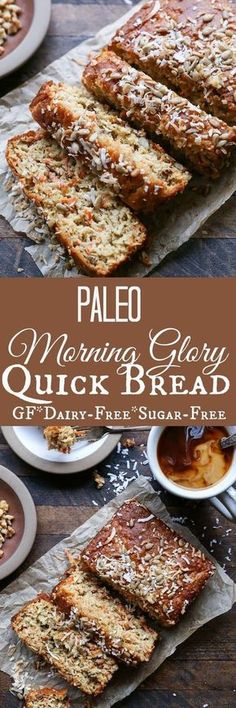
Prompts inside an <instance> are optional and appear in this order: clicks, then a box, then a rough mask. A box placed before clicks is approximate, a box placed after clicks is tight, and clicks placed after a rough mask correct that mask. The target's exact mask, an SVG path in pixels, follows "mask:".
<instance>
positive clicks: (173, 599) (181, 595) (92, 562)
mask: <svg viewBox="0 0 236 708" xmlns="http://www.w3.org/2000/svg"><path fill="white" fill-rule="evenodd" d="M82 559H83V561H84V563H85V564H86V566H87V568H89V570H90V571H92V572H95V573H96V574H97V575H98V577H100V578H101V579H102V580H103V581H105V582H106V583H108V584H109V585H111V586H112V587H113V588H115V589H116V590H117V591H118V592H120V593H121V595H123V597H125V598H126V600H130V601H131V602H133V603H134V604H136V605H138V606H139V607H140V608H141V610H142V611H144V612H147V613H148V614H149V615H150V616H151V617H154V618H155V619H156V620H158V622H160V624H162V625H164V626H169V625H175V624H176V623H177V622H178V621H179V619H180V618H181V616H182V615H183V614H184V613H185V611H186V608H187V607H188V605H189V604H190V603H191V602H192V600H194V599H195V597H197V595H198V594H199V593H200V591H201V590H202V588H203V587H204V585H205V583H206V581H207V580H208V578H210V576H211V575H213V573H214V570H215V567H214V565H213V563H212V562H211V561H210V560H208V559H207V558H205V556H204V555H203V553H202V552H201V551H200V550H199V549H197V548H194V547H193V546H192V545H191V544H190V543H188V542H186V541H185V540H184V539H183V538H181V537H180V536H179V535H178V534H177V533H176V532H175V531H173V530H172V529H170V528H169V526H167V525H166V524H165V523H164V522H163V521H161V519H158V518H156V517H155V516H154V515H153V514H151V513H150V512H149V511H148V509H147V508H146V507H145V506H143V505H141V504H139V502H137V501H134V500H131V501H128V502H126V503H125V504H123V506H122V507H120V509H119V510H118V511H117V513H116V514H115V516H113V518H112V520H111V521H110V522H109V523H108V524H107V525H106V526H104V528H103V529H102V530H101V531H100V532H99V533H98V534H97V535H96V536H95V538H93V539H92V541H91V542H90V543H89V544H88V546H87V548H85V550H84V551H83V553H82Z"/></svg>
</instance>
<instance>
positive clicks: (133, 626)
mask: <svg viewBox="0 0 236 708" xmlns="http://www.w3.org/2000/svg"><path fill="white" fill-rule="evenodd" d="M52 597H53V599H54V601H55V602H56V604H57V605H58V606H59V607H60V609H61V610H62V611H63V612H64V613H65V614H67V615H69V616H70V617H71V618H72V619H73V621H74V622H75V623H76V626H78V627H81V629H83V630H84V631H85V632H86V633H88V634H89V635H90V636H91V638H92V639H93V640H94V641H96V643H97V644H99V646H101V647H102V648H103V650H104V651H105V652H107V653H108V654H112V655H113V656H115V657H117V658H118V659H120V660H121V661H124V662H125V663H126V664H132V665H136V664H138V663H139V662H142V661H149V659H150V657H151V654H152V652H153V650H154V648H155V642H156V640H157V636H158V635H157V633H156V632H155V631H154V629H152V628H151V627H149V626H148V625H147V622H146V620H145V618H144V617H143V616H139V615H138V616H137V615H136V614H135V613H134V611H133V610H132V609H131V608H130V607H128V605H127V604H125V603H123V602H122V600H120V599H119V598H118V597H115V596H114V594H113V593H112V592H111V591H110V590H109V589H107V588H106V587H105V586H104V585H103V584H102V583H101V582H100V581H99V579H98V578H96V576H95V575H94V574H92V573H90V572H89V571H88V570H86V568H85V566H84V564H83V563H82V562H81V560H80V559H77V561H76V563H75V564H74V565H73V566H72V567H71V569H70V570H69V571H68V574H67V577H65V578H64V579H63V580H62V581H61V582H60V583H59V584H58V585H57V586H56V587H55V588H54V590H53V592H52Z"/></svg>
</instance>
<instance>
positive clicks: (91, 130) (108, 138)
mask: <svg viewBox="0 0 236 708" xmlns="http://www.w3.org/2000/svg"><path fill="white" fill-rule="evenodd" d="M86 101H87V103H86ZM73 102H74V103H73ZM83 103H85V104H86V108H85V109H84V108H83V105H82V104H83ZM71 104H72V107H71ZM81 105H82V107H81ZM30 110H31V112H32V115H33V118H34V120H36V121H37V122H38V123H39V125H40V126H41V127H42V128H43V129H44V130H46V131H48V132H49V133H50V134H51V135H52V136H53V137H54V138H55V139H56V140H58V142H59V143H60V145H61V146H62V147H64V148H65V149H66V150H67V151H68V152H69V154H73V155H74V156H76V155H77V156H80V158H82V159H83V160H84V162H85V163H86V165H87V166H88V168H89V169H91V170H92V171H93V172H94V173H95V174H97V175H98V176H99V178H100V179H101V180H102V181H105V182H106V183H107V184H109V185H110V187H111V188H112V189H114V191H115V193H116V194H117V195H118V196H119V197H120V198H121V199H122V201H124V203H125V204H127V205H128V206H129V207H130V208H131V209H133V210H135V211H146V212H153V211H155V209H156V207H157V206H158V205H159V204H160V203H161V202H163V201H166V200H167V199H170V198H172V197H174V196H175V195H176V194H178V193H181V192H182V191H183V190H184V189H185V187H186V186H187V184H188V182H189V180H190V174H189V173H188V172H187V170H186V169H185V168H184V167H183V166H182V165H179V164H178V163H177V162H175V160H174V159H173V158H171V157H170V156H169V155H167V153H165V151H164V150H163V148H161V147H160V146H159V145H156V144H155V143H153V142H152V141H147V138H146V137H145V134H144V133H140V132H139V131H134V129H133V130H132V129H131V128H130V127H129V126H128V125H127V124H126V123H125V122H124V121H122V119H121V118H119V117H118V116H117V114H115V113H114V112H111V111H110V110H108V109H107V108H105V107H104V106H102V105H101V104H99V103H98V102H96V101H94V98H93V99H92V100H91V95H90V94H89V93H87V91H86V90H85V89H82V88H81V89H79V88H74V87H69V86H67V85H66V84H62V83H60V84H54V83H53V82H52V81H50V82H48V83H46V84H44V85H43V86H42V88H41V89H40V91H39V92H38V94H37V96H36V97H35V98H34V100H33V101H32V103H31V105H30ZM114 136H115V137H114ZM130 141H131V142H130ZM132 141H133V143H132ZM137 154H138V158H137ZM141 158H142V159H141Z"/></svg>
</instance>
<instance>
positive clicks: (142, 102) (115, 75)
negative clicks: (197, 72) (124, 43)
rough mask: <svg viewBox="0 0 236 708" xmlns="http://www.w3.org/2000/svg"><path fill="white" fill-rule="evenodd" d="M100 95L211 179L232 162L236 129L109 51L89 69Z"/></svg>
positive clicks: (88, 79) (87, 77)
mask: <svg viewBox="0 0 236 708" xmlns="http://www.w3.org/2000/svg"><path fill="white" fill-rule="evenodd" d="M83 81H84V83H85V86H86V87H87V88H88V89H90V90H91V91H93V93H94V94H95V96H97V98H99V99H101V100H103V101H107V103H110V104H111V105H112V106H114V107H115V108H117V109H118V110H120V111H122V117H124V118H126V120H128V121H131V122H132V123H134V124H135V125H137V126H138V127H141V128H145V130H146V131H147V132H148V133H150V134H151V135H156V137H157V139H162V140H164V141H165V142H167V143H168V145H169V146H171V148H172V150H173V152H174V153H175V155H178V156H179V157H180V158H182V159H184V160H186V161H187V163H188V164H189V165H190V167H191V168H193V169H194V170H197V172H200V173H202V174H204V175H206V176H207V177H211V178H216V177H218V176H219V174H220V172H221V170H222V169H223V168H224V167H226V166H227V164H228V162H229V158H230V154H231V151H232V147H233V145H234V146H235V143H236V129H235V127H234V128H231V127H229V126H228V125H227V124H226V123H225V122H224V121H221V120H219V118H215V116H214V117H213V116H211V115H208V114H207V113H205V111H202V110H201V108H199V107H198V106H194V105H193V104H192V103H190V101H188V100H187V99H186V98H183V97H181V96H178V94H177V93H175V92H174V91H172V90H171V89H168V88H167V87H166V86H164V85H163V84H160V83H159V82H155V81H153V79H151V78H150V76H147V74H144V73H143V71H138V70H136V69H135V68H134V67H131V66H130V65H129V64H127V62H126V61H123V60H122V59H121V58H120V57H119V56H117V55H116V54H114V52H111V51H108V50H107V49H105V50H104V51H103V52H102V53H101V54H100V55H98V56H96V57H95V58H93V59H91V61H90V63H89V64H88V65H87V66H86V68H85V70H84V73H83Z"/></svg>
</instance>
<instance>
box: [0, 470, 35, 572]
mask: <svg viewBox="0 0 236 708" xmlns="http://www.w3.org/2000/svg"><path fill="white" fill-rule="evenodd" d="M0 499H5V500H6V501H7V502H8V504H9V507H10V508H9V514H11V515H12V516H14V517H15V518H14V521H13V526H14V529H15V535H14V536H13V537H12V538H8V539H7V540H6V542H5V543H4V545H3V551H4V553H3V556H2V558H0V580H3V578H6V577H7V576H8V575H10V574H11V573H13V572H14V571H15V570H16V569H17V568H19V566H20V565H21V563H23V561H24V560H25V558H26V557H27V556H28V554H29V552H30V550H31V548H32V546H33V543H34V540H35V535H36V529H37V516H36V509H35V506H34V502H33V499H32V497H31V496H30V493H29V492H28V489H27V488H26V487H25V485H24V484H23V482H21V480H20V479H19V477H17V476H16V475H15V474H13V472H11V471H10V470H8V469H7V468H6V467H2V466H1V465H0Z"/></svg>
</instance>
